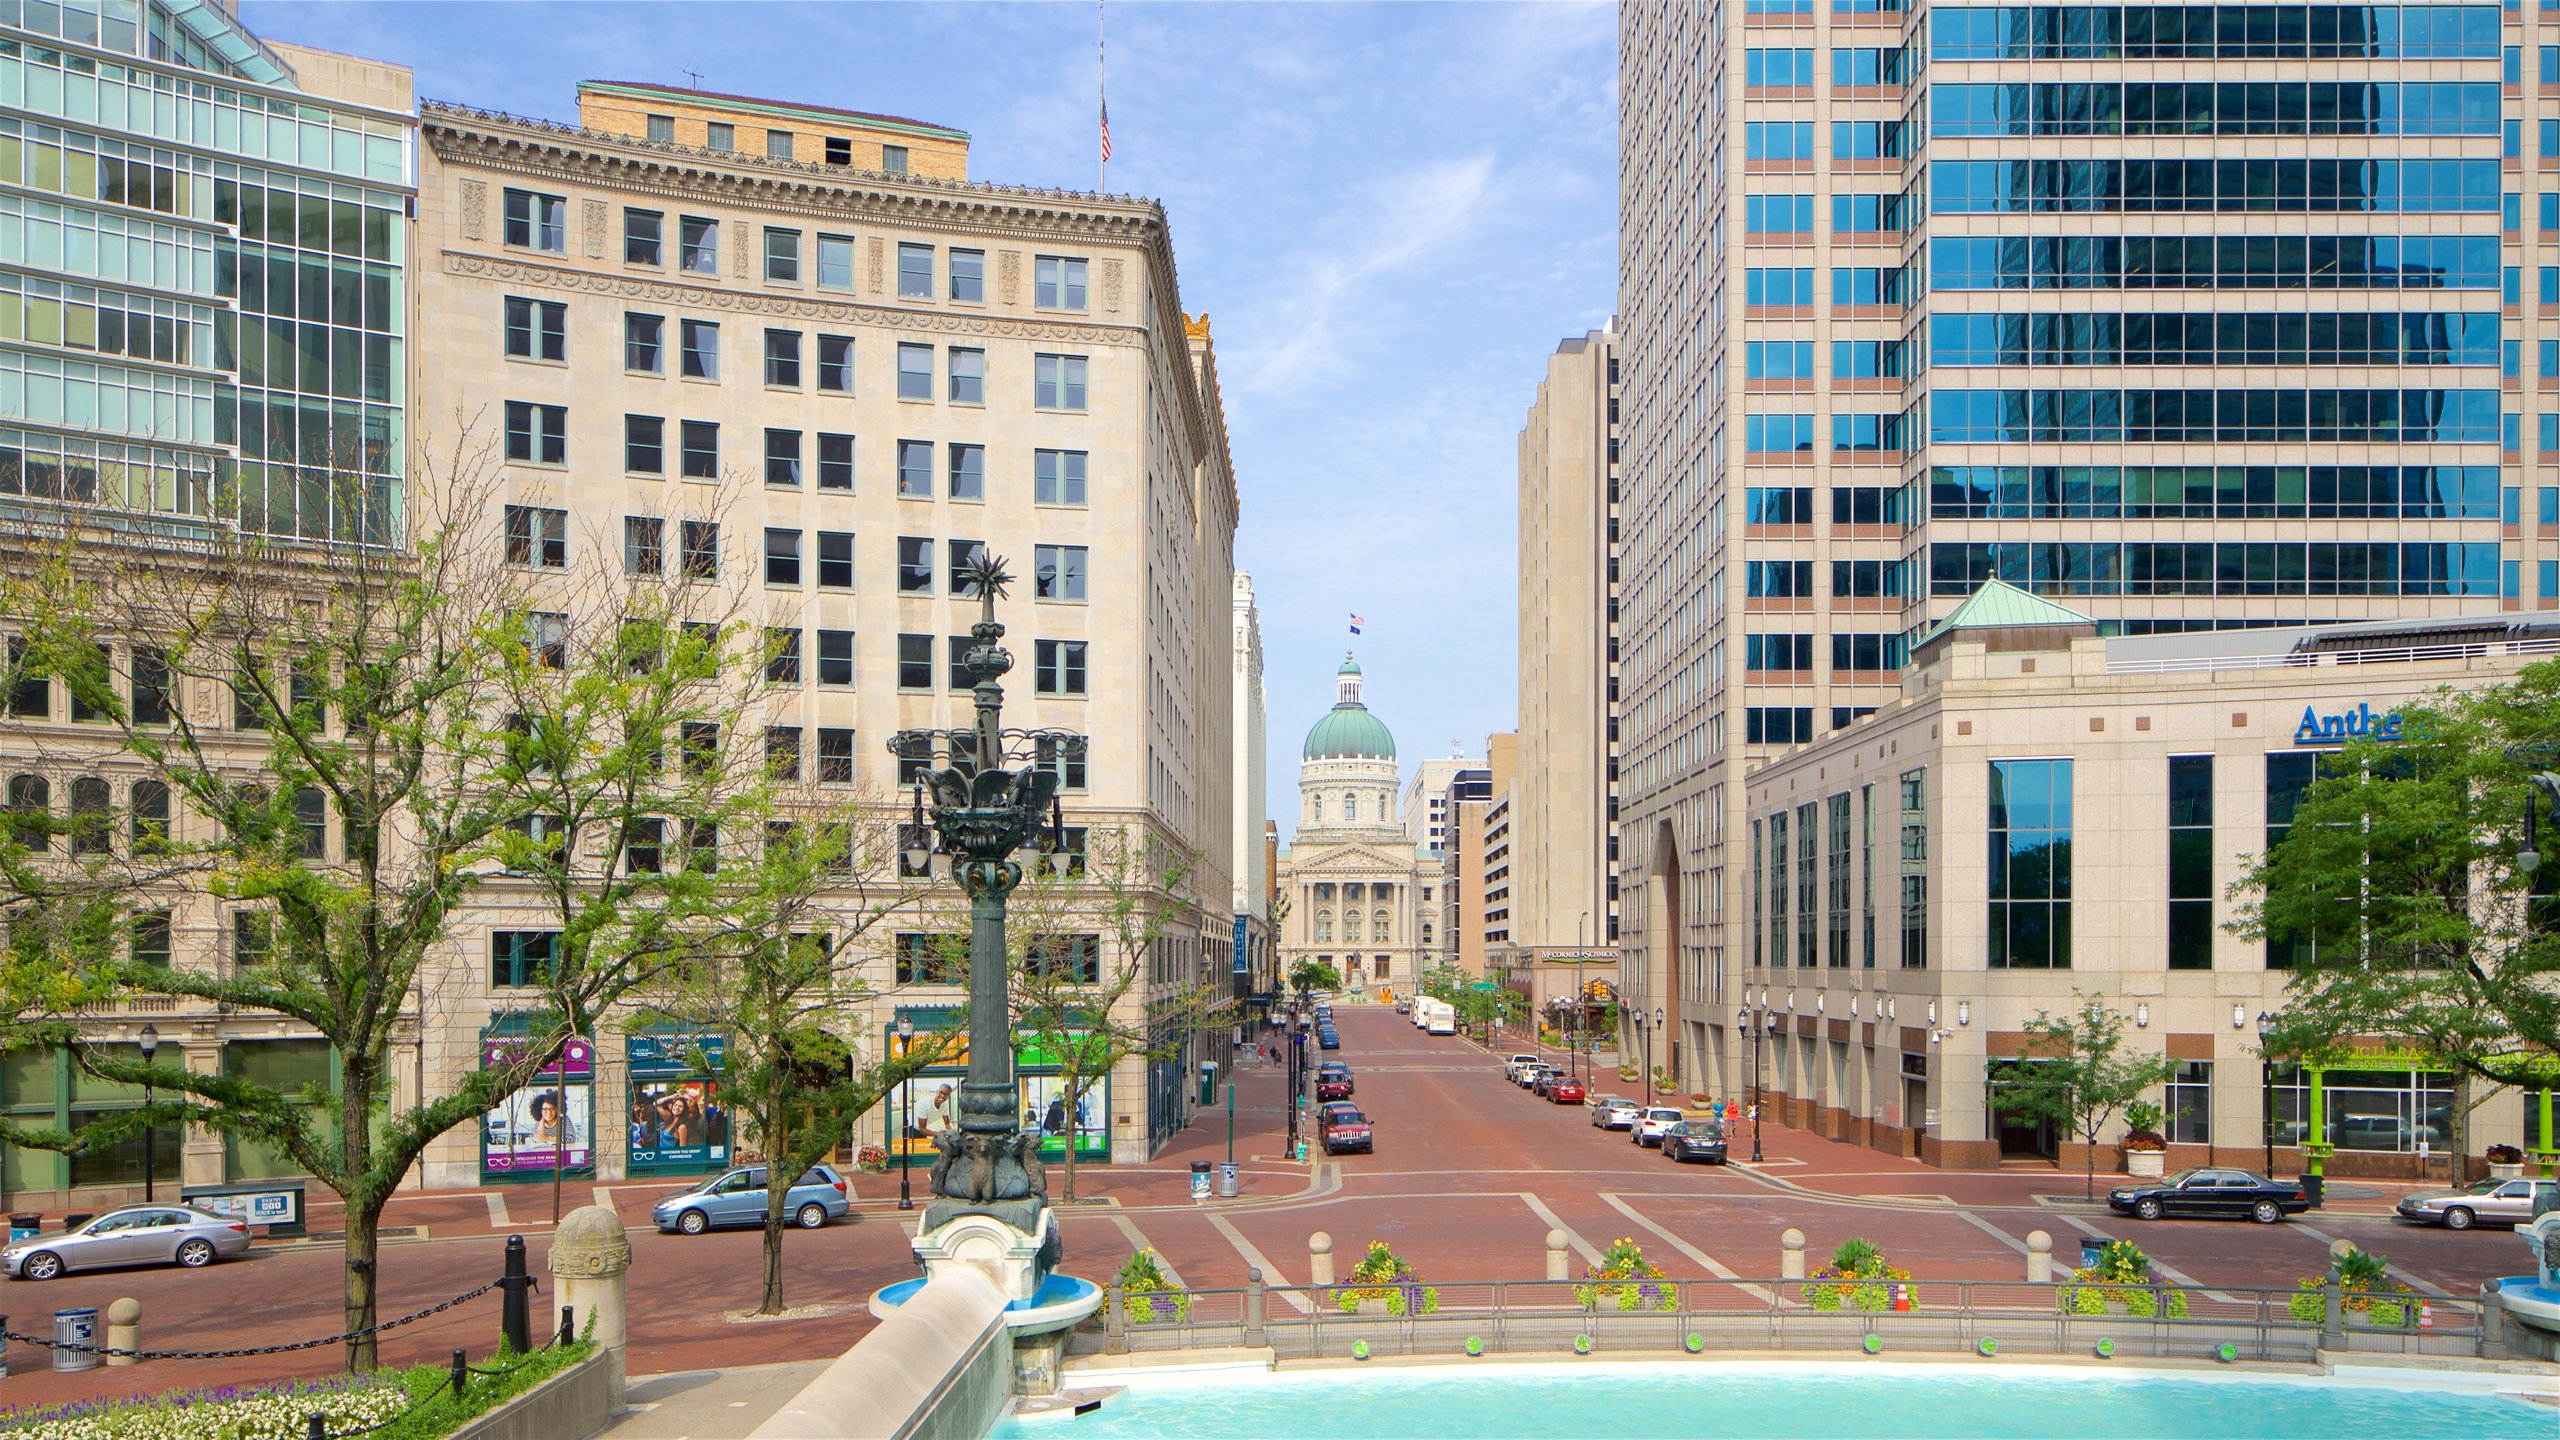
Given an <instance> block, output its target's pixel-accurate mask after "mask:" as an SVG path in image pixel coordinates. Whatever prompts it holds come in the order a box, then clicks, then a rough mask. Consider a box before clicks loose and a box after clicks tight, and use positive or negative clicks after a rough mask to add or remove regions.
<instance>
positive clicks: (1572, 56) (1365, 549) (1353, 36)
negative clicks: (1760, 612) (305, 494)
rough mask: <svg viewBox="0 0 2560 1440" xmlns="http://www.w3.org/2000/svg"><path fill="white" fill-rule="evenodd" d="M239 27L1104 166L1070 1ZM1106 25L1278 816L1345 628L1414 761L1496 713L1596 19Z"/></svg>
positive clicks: (478, 83)
mask: <svg viewBox="0 0 2560 1440" xmlns="http://www.w3.org/2000/svg"><path fill="white" fill-rule="evenodd" d="M242 13H243V16H244V18H246V19H247V20H248V22H249V24H250V26H251V27H252V28H253V29H255V30H257V31H259V32H260V33H262V34H267V35H272V36H274V37H276V38H278V39H281V40H289V41H293V42H296V43H300V44H307V45H317V46H321V47H324V48H327V49H333V50H343V51H348V52H352V53H355V54H360V55H367V56H373V57H377V58H381V59H386V60H393V61H397V62H400V63H403V64H406V65H409V66H411V67H413V68H414V69H415V70H416V71H417V74H418V89H419V93H420V94H421V95H423V96H427V97H430V98H434V99H440V100H456V101H462V102H465V103H468V104H474V105H483V106H488V107H491V108H495V109H501V110H510V111H514V112H516V113H519V114H528V115H539V116H545V117H549V118H554V119H573V118H574V116H575V104H574V101H573V88H574V86H575V85H576V83H577V82H578V81H579V80H581V79H619V80H644V81H656V82H661V83H668V84H686V83H689V82H688V81H687V80H686V78H685V76H684V75H683V74H682V73H681V70H682V69H692V70H697V71H700V72H701V75H702V80H701V84H702V86H703V87H704V88H706V89H712V90H726V91H730V92H733V93H739V94H748V95H763V96H772V97H777V98H784V99H797V100H808V101H814V102H817V103H821V104H833V105H843V106H848V107H851V108H855V109H865V110H876V111H885V112H887V113H890V114H896V115H908V116H913V117H915V118H918V119H923V120H930V121H934V122H936V123H939V124H945V125H952V126H956V127H958V128H960V129H962V130H966V131H968V132H969V133H970V135H971V137H972V146H971V156H970V173H971V174H972V175H973V176H975V177H977V178H979V179H984V180H996V181H1005V182H1011V183H1020V184H1032V185H1062V186H1071V187H1075V188H1079V189H1090V188H1092V186H1093V185H1094V183H1095V175H1094V150H1095V139H1094V79H1095V77H1094V7H1093V6H1092V5H1090V4H1079V3H1072V0H1063V3H1055V4H997V5H971V4H942V5H906V4H896V5H892V4H831V5H778V4H757V3H741V0H730V3H723V4H681V5H679V4H638V3H618V4H521V3H520V4H461V3H433V4H424V3H410V4H367V3H347V0H333V3H326V4H320V3H301V0H246V3H245V4H244V5H243V6H242ZM1109 23H1110V59H1111V68H1110V93H1111V137H1112V148H1113V158H1112V163H1111V172H1110V187H1111V189H1113V190H1115V191H1120V192H1123V193H1129V194H1138V195H1150V196H1155V197H1157V198H1159V199H1161V200H1162V201H1163V202H1164V205H1165V208H1166V211H1167V212H1168V214H1169V215H1170V216H1171V219H1172V225H1173V237H1174V251H1175V255H1176V257H1177V260H1178V262H1179V264H1180V267H1181V277H1182V299H1183V305H1184V307H1185V308H1186V309H1188V310H1190V311H1192V312H1194V313H1197V312H1199V311H1203V310H1205V311H1207V312H1208V313H1209V316H1210V321H1211V324H1212V327H1213V329H1214V333H1215V335H1216V338H1217V344H1218V354H1219V368H1220V372H1221V375H1222V378H1223V379H1224V381H1225V385H1226V402H1227V417H1228V428H1229V432H1230V435H1231V438H1232V441H1233V444H1234V447H1235V458H1236V472H1237V478H1238V484H1239V487H1240V489H1241V491H1242V494H1243V500H1244V521H1243V526H1242V529H1241V531H1240V532H1239V534H1238V537H1237V563H1238V564H1240V565H1242V566H1244V567H1246V568H1248V569H1250V570H1252V571H1253V574H1254V583H1255V587H1256V589H1257V591H1258V592H1259V594H1260V596H1261V601H1262V607H1263V609H1262V619H1263V634H1264V642H1265V651H1266V674H1267V677H1268V680H1269V684H1270V691H1271V776H1270V780H1271V794H1272V797H1273V803H1272V812H1273V814H1274V815H1275V816H1276V817H1278V818H1279V819H1280V821H1281V825H1282V828H1283V830H1284V831H1285V830H1286V829H1287V827H1288V821H1289V817H1290V816H1291V815H1292V814H1293V813H1294V812H1295V806H1296V781H1297V774H1296V763H1297V753H1298V742H1299V740H1300V738H1301V737H1303V736H1304V734H1305V733H1306V729H1307V727H1308V726H1309V725H1311V724H1313V723H1314V722H1315V720H1316V719H1317V717H1318V716H1319V715H1321V714H1322V712H1323V711H1324V710H1325V708H1326V707H1328V706H1329V705H1331V704H1332V694H1333V672H1334V667H1335V666H1336V665H1337V664H1339V663H1340V660H1341V652H1342V648H1343V646H1344V645H1345V644H1346V643H1356V644H1357V645H1358V647H1359V653H1360V660H1361V664H1362V667H1363V668H1364V669H1365V670H1366V671H1367V673H1368V681H1369V694H1368V698H1369V702H1370V706H1371V708H1372V709H1374V710H1375V711H1377V713H1378V714H1379V716H1380V717H1381V718H1382V719H1384V720H1385V721H1386V722H1387V723H1388V724H1389V725H1390V726H1392V727H1393V728H1394V730H1395V732H1396V738H1397V740H1398V742H1399V745H1400V748H1401V749H1402V751H1403V755H1404V758H1405V760H1406V762H1407V768H1408V771H1409V770H1410V768H1411V763H1412V762H1413V761H1415V760H1419V759H1421V758H1424V757H1426V756H1431V755H1445V754H1447V753H1449V752H1448V746H1449V742H1450V741H1451V740H1453V739H1455V740H1460V741H1462V742H1463V743H1464V744H1465V746H1466V748H1467V750H1468V752H1469V753H1471V754H1472V753H1480V752H1481V750H1482V747H1483V744H1484V736H1485V734H1486V733H1487V732H1488V731H1492V730H1501V729H1508V728H1510V727H1511V726H1512V724H1513V723H1514V720H1515V718H1516V716H1517V713H1518V696H1517V694H1516V690H1515V675H1516V672H1517V669H1518V665H1517V659H1518V656H1517V641H1516V639H1515V631H1516V623H1515V616H1516V610H1517V607H1516V604H1515V600H1514V596H1515V594H1516V586H1515V584H1514V575H1515V569H1516V554H1515V543H1516V539H1515V530H1516V526H1515V515H1516V509H1515V506H1514V500H1513V496H1514V471H1515V455H1516V444H1517V436H1518V432H1519V427H1520V421H1521V418H1522V416H1523V415H1524V414H1525V413H1526V411H1527V409H1528V405H1529V401H1530V399H1531V398H1532V396H1533V394H1534V393H1535V390H1536V387H1537V382H1538V380H1539V378H1540V376H1541V375H1543V373H1544V367H1545V357H1546V355H1547V354H1548V353H1549V352H1550V351H1552V350H1553V349H1554V348H1555V345H1556V342H1557V341H1559V340H1561V339H1563V338H1564V337H1566V336H1568V335H1579V334H1581V333H1582V332H1584V331H1585V330H1589V329H1593V328H1596V327H1597V326H1599V325H1600V324H1601V323H1602V322H1603V321H1605V320H1606V319H1607V318H1608V315H1609V313H1610V310H1611V307H1612V297H1613V295H1614V294H1615V271H1616V255H1617V251H1616V245H1617V242H1616V203H1617V202H1616V163H1617V142H1616V108H1617V104H1616V88H1615V87H1616V74H1615V29H1614V27H1615V23H1616V22H1615V17H1614V12H1613V10H1612V9H1611V7H1610V6H1608V5H1606V4H1597V3H1594V4H1568V5H1474V4H1424V3H1409V4H1388V5H1356V4H1314V3H1300V4H1278V5H1261V4H1170V3H1167V4H1135V3H1126V0H1122V3H1114V4H1113V5H1112V6H1111V7H1110V22H1109ZM1353 612H1357V613H1359V614H1360V615H1362V616H1363V617H1364V618H1365V619H1366V620H1367V622H1368V624H1367V626H1366V633H1365V634H1364V635H1362V636H1361V637H1360V639H1359V640H1358V641H1357V642H1351V641H1350V637H1349V636H1348V634H1347V633H1346V624H1345V621H1346V617H1347V616H1348V615H1349V614H1351V613H1353ZM1220 623H1221V625H1223V621H1221V622H1220Z"/></svg>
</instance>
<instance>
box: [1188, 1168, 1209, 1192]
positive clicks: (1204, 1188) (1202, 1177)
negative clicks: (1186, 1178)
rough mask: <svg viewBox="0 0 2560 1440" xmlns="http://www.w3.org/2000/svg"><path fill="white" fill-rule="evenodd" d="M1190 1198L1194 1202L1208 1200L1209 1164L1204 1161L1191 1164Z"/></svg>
mask: <svg viewBox="0 0 2560 1440" xmlns="http://www.w3.org/2000/svg"><path fill="white" fill-rule="evenodd" d="M1191 1198H1192V1199H1194V1200H1206V1199H1208V1198H1209V1162H1208V1161H1206V1160H1194V1161H1192V1162H1191Z"/></svg>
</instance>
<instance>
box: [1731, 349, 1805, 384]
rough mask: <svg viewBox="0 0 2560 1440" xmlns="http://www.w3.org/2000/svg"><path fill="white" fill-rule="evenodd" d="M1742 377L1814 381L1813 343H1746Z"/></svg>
mask: <svg viewBox="0 0 2560 1440" xmlns="http://www.w3.org/2000/svg"><path fill="white" fill-rule="evenodd" d="M1742 375H1743V378H1744V379H1746V380H1810V379H1812V378H1813V342H1812V341H1810V340H1751V341H1746V342H1744V344H1743V347H1742Z"/></svg>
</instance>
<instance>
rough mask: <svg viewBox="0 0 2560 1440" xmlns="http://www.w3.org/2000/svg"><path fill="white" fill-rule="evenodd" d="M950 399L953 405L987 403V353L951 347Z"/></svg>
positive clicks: (957, 346) (956, 346)
mask: <svg viewBox="0 0 2560 1440" xmlns="http://www.w3.org/2000/svg"><path fill="white" fill-rule="evenodd" d="M949 393H950V399H951V403H952V404H954V405H984V404H986V403H987V352H986V351H984V350H972V349H968V348H965V347H963V346H959V345H954V346H952V347H951V382H950V392H949Z"/></svg>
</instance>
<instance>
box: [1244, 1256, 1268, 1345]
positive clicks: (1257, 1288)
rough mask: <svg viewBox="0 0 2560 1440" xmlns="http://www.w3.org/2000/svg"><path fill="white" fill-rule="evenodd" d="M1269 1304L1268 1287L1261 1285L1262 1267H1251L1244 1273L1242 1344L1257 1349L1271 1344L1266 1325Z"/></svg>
mask: <svg viewBox="0 0 2560 1440" xmlns="http://www.w3.org/2000/svg"><path fill="white" fill-rule="evenodd" d="M1270 1304H1271V1299H1270V1287H1269V1286H1267V1285H1265V1284H1264V1283H1263V1279H1262V1267H1261V1266H1259V1265H1251V1266H1247V1267H1246V1268H1245V1272H1244V1343H1245V1344H1247V1345H1250V1346H1254V1347H1256V1348H1259V1347H1261V1346H1264V1345H1268V1344H1270V1343H1271V1335H1270V1333H1269V1331H1268V1329H1267V1328H1266V1327H1267V1324H1268V1318H1269V1308H1270Z"/></svg>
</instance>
